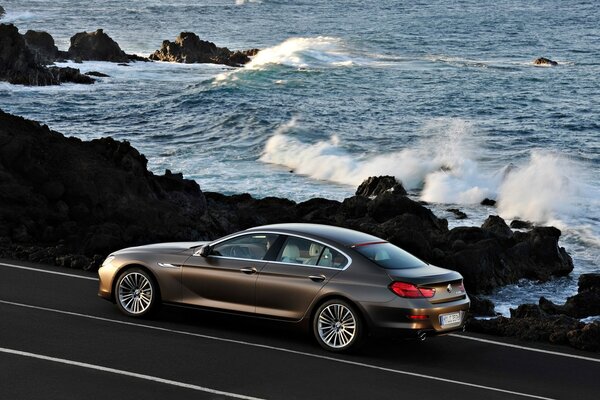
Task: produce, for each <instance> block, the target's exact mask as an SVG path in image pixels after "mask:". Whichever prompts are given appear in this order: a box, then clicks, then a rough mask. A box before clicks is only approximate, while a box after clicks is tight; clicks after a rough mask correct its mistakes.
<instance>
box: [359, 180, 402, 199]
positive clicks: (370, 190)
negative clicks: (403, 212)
mask: <svg viewBox="0 0 600 400" xmlns="http://www.w3.org/2000/svg"><path fill="white" fill-rule="evenodd" d="M387 191H393V192H394V193H395V194H400V195H404V196H405V195H406V194H407V193H406V190H405V189H404V187H403V186H402V184H401V183H399V182H398V181H397V180H396V178H394V177H393V176H390V175H385V176H371V177H369V178H367V179H365V180H364V181H363V182H362V183H361V184H360V186H359V187H358V189H356V195H357V196H363V197H372V196H377V195H379V194H381V193H383V192H387Z"/></svg>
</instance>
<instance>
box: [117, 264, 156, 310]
mask: <svg viewBox="0 0 600 400" xmlns="http://www.w3.org/2000/svg"><path fill="white" fill-rule="evenodd" d="M115 288H116V296H115V299H116V301H117V306H118V307H119V309H120V310H121V312H123V313H124V314H126V315H129V316H132V317H142V316H145V315H148V314H149V313H150V312H152V311H153V309H154V306H155V303H156V297H157V295H158V290H157V287H156V284H155V283H154V280H153V279H152V277H151V276H150V275H149V274H148V273H147V272H146V271H144V270H143V269H141V268H132V269H128V270H127V271H125V272H124V273H123V274H121V276H119V279H118V280H117V284H116V286H115Z"/></svg>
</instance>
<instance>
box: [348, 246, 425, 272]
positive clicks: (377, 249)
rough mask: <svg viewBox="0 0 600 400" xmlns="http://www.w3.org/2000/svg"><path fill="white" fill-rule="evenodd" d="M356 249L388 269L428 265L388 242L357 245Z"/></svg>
mask: <svg viewBox="0 0 600 400" xmlns="http://www.w3.org/2000/svg"><path fill="white" fill-rule="evenodd" d="M354 250H356V251H358V252H359V253H360V254H362V255H363V256H365V257H367V258H368V259H369V260H371V261H373V262H374V263H375V264H377V265H379V266H380V267H383V268H387V269H407V268H418V267H422V266H425V265H426V264H425V263H424V262H423V261H421V260H419V259H418V258H417V257H415V256H413V255H412V254H410V253H408V252H406V251H404V250H402V249H401V248H399V247H397V246H394V245H393V244H391V243H387V242H382V243H368V244H364V245H357V246H355V247H354Z"/></svg>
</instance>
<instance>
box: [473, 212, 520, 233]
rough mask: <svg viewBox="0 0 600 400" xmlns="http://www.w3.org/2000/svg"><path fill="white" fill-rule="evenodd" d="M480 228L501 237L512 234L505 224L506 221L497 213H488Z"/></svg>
mask: <svg viewBox="0 0 600 400" xmlns="http://www.w3.org/2000/svg"><path fill="white" fill-rule="evenodd" d="M481 229H483V230H486V231H489V232H492V233H493V234H495V235H497V236H499V237H502V238H509V237H511V236H512V234H513V232H512V229H510V228H509V226H508V225H506V222H504V220H503V219H502V218H500V217H499V216H497V215H490V216H489V217H487V219H486V220H485V221H484V222H483V225H481Z"/></svg>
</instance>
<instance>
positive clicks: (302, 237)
mask: <svg viewBox="0 0 600 400" xmlns="http://www.w3.org/2000/svg"><path fill="white" fill-rule="evenodd" d="M254 234H258V235H260V234H274V235H279V236H293V237H297V238H300V239H306V240H309V241H313V242H316V243H319V244H322V245H323V246H325V247H330V248H332V249H334V250H335V251H337V252H339V253H340V254H342V255H343V256H344V257H346V261H347V263H346V265H345V266H344V267H343V268H334V267H323V266H320V265H307V264H297V263H287V262H283V261H272V260H265V259H264V258H261V259H260V260H257V259H255V258H236V257H228V256H215V255H209V256H207V258H223V259H227V260H241V261H253V262H263V263H273V264H283V265H296V266H302V267H307V268H326V269H332V270H335V271H344V270H346V269H347V268H348V267H349V266H350V265H352V257H350V256H349V255H348V254H347V253H345V252H343V251H341V250H340V249H339V248H338V247H336V246H332V245H330V244H328V243H325V242H323V241H321V240H319V239H315V238H311V237H308V236H303V235H298V234H296V233H287V232H286V233H284V232H275V231H252V232H247V231H242V232H239V233H238V234H234V235H232V236H227V237H224V238H221V239H218V240H217V241H215V242H210V243H209V245H210V246H211V247H212V246H216V245H218V244H219V243H222V242H225V241H227V240H231V239H235V238H237V237H238V236H243V235H254ZM282 246H283V244H282ZM267 253H268V252H267ZM265 256H266V254H265Z"/></svg>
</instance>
